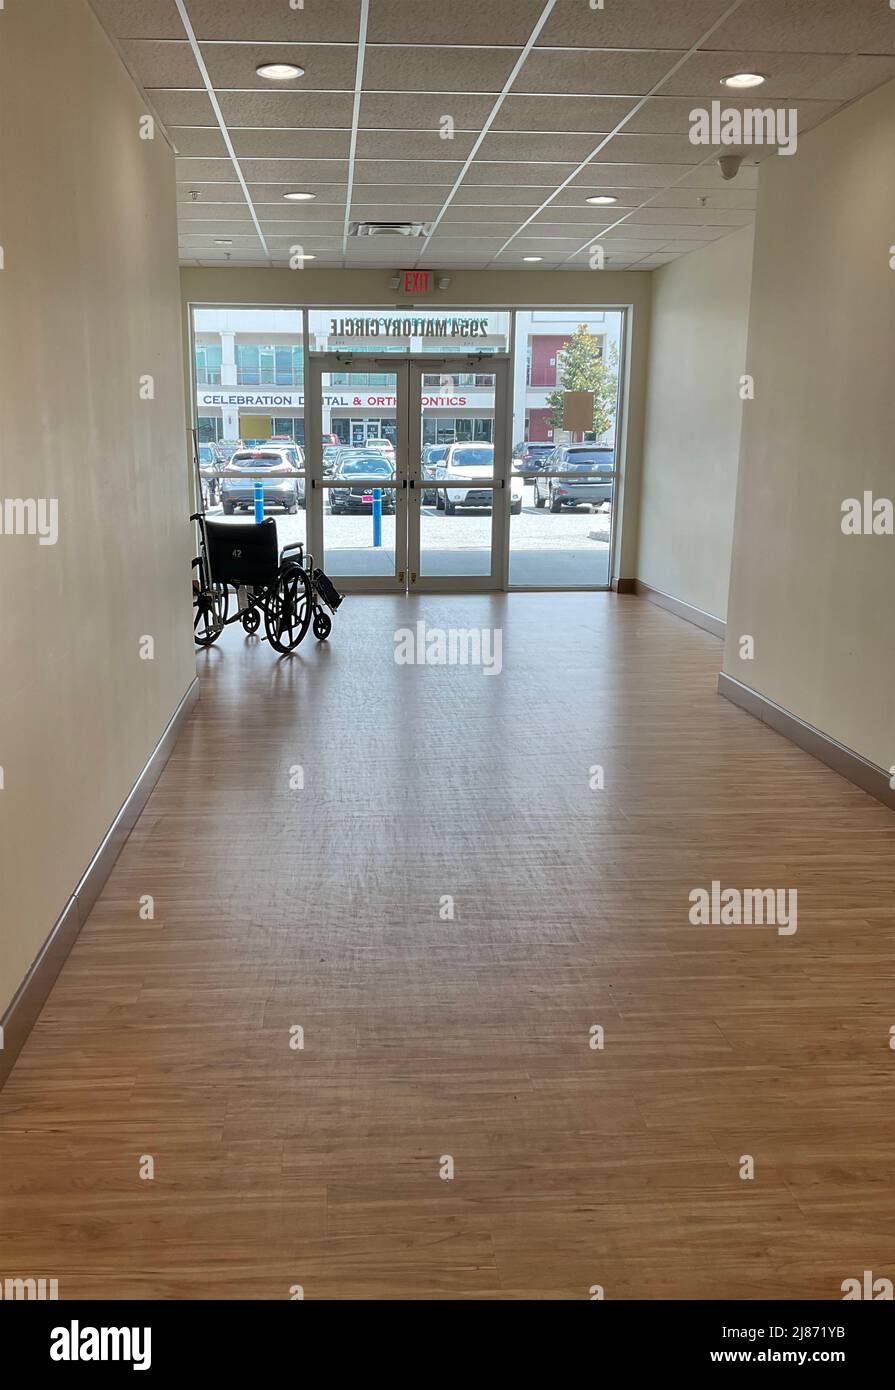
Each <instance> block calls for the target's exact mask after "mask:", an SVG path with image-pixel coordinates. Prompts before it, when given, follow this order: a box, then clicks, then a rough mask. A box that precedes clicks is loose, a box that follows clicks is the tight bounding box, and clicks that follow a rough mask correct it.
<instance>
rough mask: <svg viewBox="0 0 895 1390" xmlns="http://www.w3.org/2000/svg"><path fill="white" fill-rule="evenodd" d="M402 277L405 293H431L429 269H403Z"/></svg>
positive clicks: (430, 273)
mask: <svg viewBox="0 0 895 1390" xmlns="http://www.w3.org/2000/svg"><path fill="white" fill-rule="evenodd" d="M403 278H404V293H405V294H431V292H432V272H431V270H405V271H404V275H403Z"/></svg>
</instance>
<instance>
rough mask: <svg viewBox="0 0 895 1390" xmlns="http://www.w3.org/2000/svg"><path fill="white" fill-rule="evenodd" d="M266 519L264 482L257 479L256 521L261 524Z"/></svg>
mask: <svg viewBox="0 0 895 1390" xmlns="http://www.w3.org/2000/svg"><path fill="white" fill-rule="evenodd" d="M263 520H264V484H263V483H262V482H261V481H260V479H257V478H256V480H255V521H256V522H257V523H258V525H259V526H260V525H261V523H262V521H263Z"/></svg>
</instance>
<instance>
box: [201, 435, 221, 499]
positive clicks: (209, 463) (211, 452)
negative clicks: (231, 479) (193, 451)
mask: <svg viewBox="0 0 895 1390" xmlns="http://www.w3.org/2000/svg"><path fill="white" fill-rule="evenodd" d="M220 471H221V462H220V458H219V457H218V453H217V450H216V449H215V447H214V445H213V444H200V445H199V479H200V482H201V484H202V500H203V503H204V505H205V506H206V507H213V506H214V504H215V502H216V501H217V500H218V475H219V473H220Z"/></svg>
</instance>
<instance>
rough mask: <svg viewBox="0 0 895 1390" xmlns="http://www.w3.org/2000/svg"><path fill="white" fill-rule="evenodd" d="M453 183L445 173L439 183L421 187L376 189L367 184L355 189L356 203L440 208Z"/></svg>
mask: <svg viewBox="0 0 895 1390" xmlns="http://www.w3.org/2000/svg"><path fill="white" fill-rule="evenodd" d="M452 182H453V180H452V179H450V178H449V177H448V175H447V173H445V172H444V171H442V174H441V179H440V181H439V182H438V183H432V184H426V185H424V186H422V187H420V186H419V185H418V184H416V183H409V182H408V183H379V184H377V185H376V187H375V188H372V187H369V186H368V185H367V184H366V183H365V184H364V185H363V187H355V189H354V202H355V203H377V204H381V205H382V206H383V207H387V206H388V205H389V204H390V203H401V204H404V203H416V202H419V203H420V204H421V205H422V204H424V203H425V204H433V203H437V204H438V206H439V207H440V206H441V204H442V203H443V201H444V199H445V198H446V197H447V194H448V193H449V192H450V187H451V183H452Z"/></svg>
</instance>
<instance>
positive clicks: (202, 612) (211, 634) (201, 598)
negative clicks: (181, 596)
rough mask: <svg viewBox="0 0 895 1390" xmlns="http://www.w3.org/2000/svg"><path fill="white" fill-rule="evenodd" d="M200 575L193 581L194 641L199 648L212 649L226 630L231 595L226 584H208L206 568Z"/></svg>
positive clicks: (200, 571)
mask: <svg viewBox="0 0 895 1390" xmlns="http://www.w3.org/2000/svg"><path fill="white" fill-rule="evenodd" d="M199 575H200V578H199V579H198V580H194V581H193V641H194V642H195V644H196V646H197V647H210V646H211V644H212V643H213V642H216V641H217V640H218V638H219V637H220V635H221V633H222V632H223V630H224V624H225V623H226V621H227V615H228V613H229V611H230V593H229V590H228V588H227V586H226V584H211V585H208V584H206V583H205V571H204V567H203V568H201V569H200V570H199Z"/></svg>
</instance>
